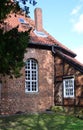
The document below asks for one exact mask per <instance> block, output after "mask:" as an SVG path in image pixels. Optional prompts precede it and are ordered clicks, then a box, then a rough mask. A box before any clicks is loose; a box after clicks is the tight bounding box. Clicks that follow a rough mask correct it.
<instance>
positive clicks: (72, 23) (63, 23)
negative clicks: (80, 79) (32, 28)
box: [29, 0, 83, 63]
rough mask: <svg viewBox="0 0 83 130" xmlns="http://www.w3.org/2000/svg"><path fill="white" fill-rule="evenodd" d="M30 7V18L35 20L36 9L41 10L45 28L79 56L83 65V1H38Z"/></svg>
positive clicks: (78, 58)
mask: <svg viewBox="0 0 83 130" xmlns="http://www.w3.org/2000/svg"><path fill="white" fill-rule="evenodd" d="M36 1H37V4H36V5H35V6H32V5H31V4H29V7H30V14H29V15H30V17H31V18H32V19H34V9H35V8H37V7H38V8H41V9H42V14H43V28H44V29H45V30H46V31H47V32H48V33H50V34H51V35H52V36H53V37H54V38H56V39H57V40H58V41H59V42H61V43H62V44H64V45H65V46H66V47H68V48H69V49H71V50H72V51H74V52H75V53H76V54H77V57H76V58H77V60H78V61H80V62H81V63H83V0H36Z"/></svg>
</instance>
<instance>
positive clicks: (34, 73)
mask: <svg viewBox="0 0 83 130" xmlns="http://www.w3.org/2000/svg"><path fill="white" fill-rule="evenodd" d="M25 92H26V93H27V92H29V93H32V92H38V62H37V60H35V59H32V58H30V59H28V60H27V61H26V63H25Z"/></svg>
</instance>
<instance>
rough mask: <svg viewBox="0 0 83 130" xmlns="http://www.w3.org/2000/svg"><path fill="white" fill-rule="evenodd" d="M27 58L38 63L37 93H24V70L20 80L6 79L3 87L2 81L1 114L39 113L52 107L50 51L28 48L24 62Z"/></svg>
mask: <svg viewBox="0 0 83 130" xmlns="http://www.w3.org/2000/svg"><path fill="white" fill-rule="evenodd" d="M28 58H34V59H36V60H37V61H38V70H39V72H38V92H37V93H25V69H24V68H23V69H22V73H23V75H22V76H21V77H20V78H17V79H15V78H13V79H10V78H9V77H6V80H5V85H4V81H3V83H2V85H3V87H2V95H3V96H2V106H1V108H2V109H1V113H2V114H14V113H16V112H18V111H22V112H40V111H45V110H46V109H48V108H50V107H51V106H53V105H54V95H53V93H54V92H53V91H54V58H53V56H52V54H51V51H46V50H40V49H30V48H29V49H27V53H26V54H25V58H24V61H26V60H27V59H28ZM5 89H6V91H5ZM4 91H5V95H4Z"/></svg>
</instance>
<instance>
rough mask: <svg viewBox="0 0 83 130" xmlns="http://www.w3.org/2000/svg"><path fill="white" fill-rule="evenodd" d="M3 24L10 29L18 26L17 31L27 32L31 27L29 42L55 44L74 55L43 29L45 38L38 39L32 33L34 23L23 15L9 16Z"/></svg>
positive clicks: (38, 37)
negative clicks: (5, 23)
mask: <svg viewBox="0 0 83 130" xmlns="http://www.w3.org/2000/svg"><path fill="white" fill-rule="evenodd" d="M19 18H21V19H23V20H24V21H25V22H26V24H23V23H21V22H20V21H19ZM5 22H7V23H8V26H10V28H13V27H16V26H17V25H19V28H18V29H19V31H26V30H28V29H29V28H30V27H32V31H31V33H30V36H31V42H33V43H41V44H51V45H53V44H55V45H58V46H60V47H61V48H63V49H65V50H66V51H68V52H70V53H72V54H74V55H76V54H75V53H74V52H73V51H71V50H70V49H68V48H67V47H66V46H64V45H63V44H61V43H60V42H59V41H57V40H56V39H55V38H53V37H52V36H51V35H50V34H49V33H48V32H46V31H45V30H44V29H43V32H44V33H45V34H46V35H47V37H40V36H37V35H36V34H35V33H34V30H35V24H34V21H33V20H32V19H31V18H28V17H25V16H24V15H20V14H17V15H15V14H11V15H9V17H8V18H7V19H6V20H5Z"/></svg>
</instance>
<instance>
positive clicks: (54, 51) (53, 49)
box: [52, 45, 56, 105]
mask: <svg viewBox="0 0 83 130" xmlns="http://www.w3.org/2000/svg"><path fill="white" fill-rule="evenodd" d="M55 54H56V49H55V46H54V45H52V55H53V57H54V105H55V103H56V102H55V85H56V78H55V77H56V70H55V69H56V67H55Z"/></svg>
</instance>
